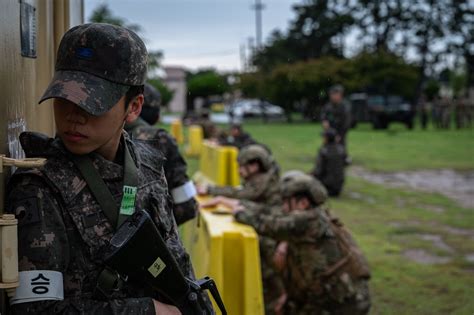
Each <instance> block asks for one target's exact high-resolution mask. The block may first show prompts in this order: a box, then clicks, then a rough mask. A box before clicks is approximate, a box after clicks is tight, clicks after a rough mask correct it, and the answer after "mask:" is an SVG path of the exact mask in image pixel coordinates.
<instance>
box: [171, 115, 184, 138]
mask: <svg viewBox="0 0 474 315" xmlns="http://www.w3.org/2000/svg"><path fill="white" fill-rule="evenodd" d="M171 135H172V136H173V137H174V138H175V140H176V142H177V143H178V144H183V142H184V136H183V123H182V122H181V120H180V119H176V120H174V121H173V122H172V123H171Z"/></svg>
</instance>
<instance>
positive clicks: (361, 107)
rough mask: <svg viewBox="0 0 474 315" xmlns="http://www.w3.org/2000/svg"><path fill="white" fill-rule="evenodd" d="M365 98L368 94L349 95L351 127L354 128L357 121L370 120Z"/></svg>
mask: <svg viewBox="0 0 474 315" xmlns="http://www.w3.org/2000/svg"><path fill="white" fill-rule="evenodd" d="M367 98H368V95H367V94H366V93H354V94H351V95H349V100H350V102H351V120H352V121H351V128H355V127H356V126H357V123H358V122H367V121H370V114H369V109H368V107H367Z"/></svg>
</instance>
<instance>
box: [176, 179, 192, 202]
mask: <svg viewBox="0 0 474 315" xmlns="http://www.w3.org/2000/svg"><path fill="white" fill-rule="evenodd" d="M196 194H197V192H196V187H194V183H193V182H192V181H189V182H187V183H186V184H184V185H182V186H179V187H176V188H173V189H172V190H171V195H172V196H173V200H174V202H175V203H176V204H178V203H183V202H185V201H188V200H189V199H191V198H193V197H194V196H196Z"/></svg>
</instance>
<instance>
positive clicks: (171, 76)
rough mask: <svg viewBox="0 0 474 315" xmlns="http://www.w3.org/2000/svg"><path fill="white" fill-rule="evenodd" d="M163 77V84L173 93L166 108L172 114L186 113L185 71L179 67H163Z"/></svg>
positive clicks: (186, 90)
mask: <svg viewBox="0 0 474 315" xmlns="http://www.w3.org/2000/svg"><path fill="white" fill-rule="evenodd" d="M163 70H164V71H165V74H166V75H165V77H164V79H163V82H164V84H165V85H166V86H167V87H168V88H169V89H170V90H172V91H173V92H174V94H173V99H172V100H171V102H170V103H169V105H168V108H169V110H170V111H171V112H173V113H178V112H185V111H186V94H187V93H188V89H187V86H186V71H185V70H184V68H181V67H163Z"/></svg>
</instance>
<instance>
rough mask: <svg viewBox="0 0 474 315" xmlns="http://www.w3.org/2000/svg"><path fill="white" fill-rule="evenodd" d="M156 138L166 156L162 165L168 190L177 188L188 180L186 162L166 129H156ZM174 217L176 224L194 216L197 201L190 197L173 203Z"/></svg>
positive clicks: (196, 209)
mask: <svg viewBox="0 0 474 315" xmlns="http://www.w3.org/2000/svg"><path fill="white" fill-rule="evenodd" d="M158 138H159V139H160V145H161V146H162V150H163V151H162V152H163V155H164V156H165V157H166V161H165V164H164V165H163V168H164V171H165V177H166V181H167V182H168V187H169V190H170V192H172V191H173V189H179V187H182V186H183V185H185V184H186V183H188V182H189V177H188V175H187V164H186V161H185V160H184V158H183V156H182V155H181V153H180V152H179V148H178V145H177V144H176V141H175V140H174V139H173V137H172V136H171V135H170V134H169V133H168V132H166V131H164V130H162V129H160V130H159V131H158ZM173 211H174V217H175V219H176V223H177V224H178V225H180V224H183V223H184V222H186V221H188V220H191V219H193V218H194V217H196V214H197V211H198V205H197V201H196V199H194V198H191V199H189V200H187V201H184V202H181V203H175V204H174V206H173Z"/></svg>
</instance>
